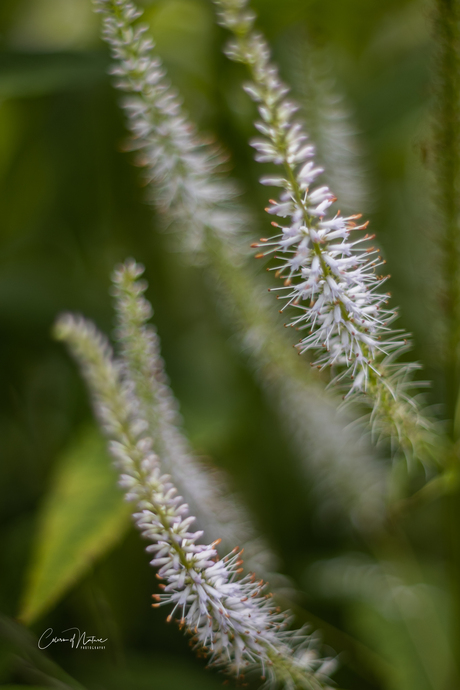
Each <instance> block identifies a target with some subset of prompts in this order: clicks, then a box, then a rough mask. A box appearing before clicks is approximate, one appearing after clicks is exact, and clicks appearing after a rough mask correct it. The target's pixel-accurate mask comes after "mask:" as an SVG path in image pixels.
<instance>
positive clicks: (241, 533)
mask: <svg viewBox="0 0 460 690" xmlns="http://www.w3.org/2000/svg"><path fill="white" fill-rule="evenodd" d="M143 270H144V269H143V266H141V265H140V264H136V263H135V262H134V261H132V260H128V261H126V262H125V263H124V264H122V265H120V266H118V267H117V268H116V269H115V271H114V273H113V284H114V289H113V294H114V296H115V307H116V312H117V321H118V324H117V329H116V338H117V341H118V342H119V343H120V347H121V352H122V355H123V366H124V376H125V379H126V380H129V381H130V385H131V386H132V389H133V391H134V393H135V397H134V400H135V401H138V404H139V405H140V410H139V414H140V416H141V417H143V418H144V419H145V420H146V421H147V423H148V425H149V433H150V435H151V437H152V439H153V443H154V448H155V452H156V453H157V455H158V457H159V458H160V461H161V465H162V469H163V471H165V472H167V473H168V474H170V475H171V477H172V478H173V481H174V483H175V485H176V486H177V487H178V489H179V491H180V492H181V493H182V495H184V496H185V497H186V499H187V503H188V505H189V508H190V510H191V511H192V512H193V514H194V515H195V517H196V518H197V523H198V524H199V525H200V526H201V527H203V529H204V531H205V534H206V537H207V538H208V539H218V538H219V539H220V541H221V542H222V549H223V550H224V551H225V550H228V549H230V548H231V547H233V545H234V544H235V543H237V544H240V545H241V546H242V548H244V549H245V567H246V570H247V571H255V572H257V573H258V574H259V575H261V576H262V577H264V579H269V580H270V584H271V586H273V587H275V588H276V587H277V586H283V587H286V586H287V581H286V578H283V577H282V576H280V575H279V574H278V573H276V572H275V571H276V563H277V559H276V556H275V554H274V553H273V552H272V551H271V550H270V549H269V547H268V546H267V545H266V544H265V543H264V542H263V540H262V539H261V537H260V536H258V535H257V533H256V531H255V529H254V528H253V526H252V520H251V518H250V516H249V515H248V513H247V511H246V509H245V507H244V506H243V505H242V504H241V503H240V502H239V501H238V498H237V497H236V495H234V494H231V493H230V492H229V490H228V483H227V482H226V480H225V477H224V476H223V474H222V473H220V472H218V471H217V470H216V469H215V468H212V467H210V466H205V465H204V464H203V463H201V462H200V461H199V460H198V459H197V458H196V457H195V456H194V455H193V452H192V450H191V448H190V446H189V443H188V441H187V439H186V437H185V436H184V434H183V433H182V431H181V418H180V415H179V408H178V403H177V401H176V399H175V398H174V395H173V393H172V391H171V388H170V387H169V385H168V377H167V375H166V372H165V369H164V362H163V359H162V357H161V352H160V341H159V337H158V334H157V332H156V330H155V328H154V327H153V325H151V324H148V323H147V321H148V320H149V318H150V317H151V315H152V308H151V305H150V303H149V302H148V301H147V300H146V298H145V296H144V292H145V289H146V287H147V284H146V282H145V281H143V280H141V279H140V278H141V276H142V273H143Z"/></svg>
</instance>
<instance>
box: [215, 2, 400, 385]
mask: <svg viewBox="0 0 460 690" xmlns="http://www.w3.org/2000/svg"><path fill="white" fill-rule="evenodd" d="M215 3H216V5H217V6H218V7H219V8H220V13H219V17H220V22H221V23H222V25H223V26H226V27H227V28H229V29H230V30H231V31H233V32H234V34H235V36H236V38H235V39H234V40H232V41H231V42H230V44H229V45H228V47H227V51H226V52H227V55H228V56H229V57H230V58H231V59H232V60H235V61H237V62H243V63H245V64H246V65H248V67H249V69H250V72H251V76H252V81H251V82H250V83H248V84H246V85H245V87H244V88H245V90H246V91H247V93H248V94H249V96H250V97H251V98H252V99H253V100H254V101H255V102H256V103H257V105H258V110H259V115H260V117H261V119H260V120H259V121H257V122H256V128H257V129H258V130H259V132H260V134H261V136H260V137H258V138H255V139H253V140H252V142H251V144H252V146H253V147H254V148H255V149H256V156H255V157H256V160H257V161H259V162H261V163H271V164H274V165H276V166H279V167H280V168H281V170H280V172H279V173H277V174H273V175H267V176H264V177H263V178H262V179H261V182H262V184H265V185H269V186H276V187H281V189H282V191H281V194H280V196H279V198H278V199H277V200H272V199H271V200H270V206H269V207H268V208H267V211H268V213H270V214H272V215H275V216H277V217H278V218H280V219H281V220H280V221H276V222H273V223H272V225H273V226H275V227H276V228H277V229H278V231H279V234H278V235H276V236H274V237H273V238H270V239H266V238H263V239H262V240H261V241H260V244H255V245H254V246H257V247H261V248H263V251H262V252H260V253H259V254H258V256H259V257H262V256H268V255H270V254H272V253H273V254H274V255H275V257H276V259H277V260H278V263H277V265H276V266H275V267H274V268H273V269H270V270H275V271H276V275H277V276H278V277H281V278H283V279H284V286H283V287H280V288H275V290H277V291H279V293H280V295H279V298H280V299H282V300H285V302H286V303H285V305H284V306H283V308H282V311H284V310H285V309H286V307H288V306H291V307H294V308H295V309H296V311H297V314H296V315H294V316H293V317H292V318H291V320H290V321H289V325H290V326H293V327H295V328H297V330H299V331H303V330H306V331H307V334H306V335H305V336H304V337H303V338H302V339H301V341H300V342H299V344H298V348H299V352H300V353H303V352H306V351H307V350H312V351H314V352H315V356H316V361H315V364H316V365H317V366H318V367H319V368H320V369H322V368H324V367H326V366H332V365H336V366H340V365H341V366H343V370H342V373H341V374H340V375H339V377H340V376H344V375H345V374H347V373H349V374H350V375H351V378H352V379H353V385H352V390H365V389H366V388H367V385H368V379H369V373H370V372H371V371H372V372H373V375H374V376H377V377H378V376H380V372H379V370H378V367H377V366H376V364H375V363H374V360H375V358H376V357H377V356H383V357H386V356H389V355H390V354H392V353H394V352H395V351H399V350H401V349H402V348H404V347H405V346H406V341H405V339H404V338H403V337H401V335H400V334H399V333H397V332H395V331H393V330H392V322H393V321H394V319H395V318H396V312H395V311H393V310H391V309H388V308H387V307H386V304H387V302H388V294H384V293H382V292H381V286H382V285H383V283H384V282H385V281H386V279H387V277H388V276H380V275H378V273H377V272H376V269H377V268H379V267H380V266H382V264H383V263H384V261H383V260H382V259H381V258H380V256H379V254H378V251H377V250H376V249H375V248H374V247H369V246H368V243H369V241H370V240H372V239H373V236H369V235H368V234H364V236H363V235H362V233H361V234H357V235H356V233H357V232H359V231H363V230H365V229H366V228H367V222H365V223H361V222H360V218H361V216H360V215H351V216H346V217H344V216H342V215H341V213H340V211H335V210H334V211H333V210H332V209H333V208H335V207H334V204H335V202H336V198H335V196H334V194H333V193H332V192H331V190H330V189H329V187H328V186H327V185H324V184H319V183H318V178H319V177H320V175H321V173H322V172H323V169H322V168H321V167H320V166H318V165H317V164H316V163H315V160H314V155H315V148H314V146H313V145H312V144H310V142H309V141H308V137H307V135H306V133H305V132H304V130H303V127H302V125H301V124H300V123H299V122H297V121H296V120H295V119H294V117H293V116H294V114H295V113H296V111H297V110H298V106H297V105H296V104H295V103H294V102H293V101H291V100H290V99H288V98H286V94H287V93H288V88H287V87H286V86H285V84H284V83H283V82H282V81H281V80H280V78H279V75H278V70H277V68H276V66H275V65H274V64H272V63H271V62H270V51H269V48H268V45H267V43H266V41H265V39H264V38H263V36H261V35H260V34H259V33H256V32H254V31H252V24H253V22H254V18H255V16H254V14H253V13H252V12H251V11H250V10H248V9H246V5H247V2H246V1H245V0H215ZM318 353H319V354H318Z"/></svg>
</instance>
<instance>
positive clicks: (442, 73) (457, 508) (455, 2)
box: [435, 0, 460, 659]
mask: <svg viewBox="0 0 460 690" xmlns="http://www.w3.org/2000/svg"><path fill="white" fill-rule="evenodd" d="M435 30H436V41H437V70H436V78H437V109H436V120H435V153H436V157H435V173H436V182H437V185H436V196H437V202H438V210H439V213H440V216H441V222H442V233H443V235H442V238H441V246H442V250H443V256H442V260H443V277H444V312H445V322H446V335H445V381H446V407H447V415H448V418H449V419H451V420H453V422H452V427H451V434H452V440H453V442H454V444H456V441H457V440H458V438H459V429H458V424H455V417H456V407H457V405H458V402H457V398H458V390H459V374H460V366H459V365H460V361H459V342H460V276H459V269H460V2H459V0H436V22H435ZM454 447H455V445H454ZM450 469H451V471H452V472H453V473H454V474H459V472H460V466H459V461H458V453H455V454H453V455H452V458H451V462H450ZM446 504H447V506H446V527H447V530H446V535H447V539H448V552H449V562H450V579H451V591H452V600H453V601H452V603H453V607H452V608H453V638H454V645H455V651H456V658H457V659H460V539H459V532H458V525H459V523H460V490H459V489H457V490H456V491H454V492H453V493H452V494H451V495H450V496H448V497H447V500H446Z"/></svg>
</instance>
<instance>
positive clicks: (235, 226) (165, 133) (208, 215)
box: [93, 0, 246, 251]
mask: <svg viewBox="0 0 460 690" xmlns="http://www.w3.org/2000/svg"><path fill="white" fill-rule="evenodd" d="M93 2H94V7H95V10H96V12H99V13H100V14H101V15H102V21H103V32H102V35H103V38H104V40H105V41H107V43H108V44H109V45H110V48H111V51H112V55H113V57H114V59H115V63H114V66H113V68H112V70H111V72H112V74H113V75H115V76H116V86H117V87H118V88H119V89H121V90H123V91H125V92H127V93H128V94H129V96H128V97H126V98H125V99H124V101H123V103H122V105H123V107H124V109H125V112H126V114H127V122H128V126H129V128H130V130H131V133H132V135H133V139H132V142H131V146H132V148H133V150H137V151H139V155H138V162H139V164H140V165H143V166H144V167H145V168H146V178H147V180H148V182H154V183H155V186H156V190H155V204H156V205H157V207H158V208H159V209H160V210H161V211H165V210H167V211H168V215H169V218H170V220H171V221H173V223H178V224H180V225H181V226H182V227H183V228H185V229H186V232H185V239H186V246H187V248H190V249H192V250H193V251H200V250H201V249H202V243H203V239H204V234H205V231H206V229H210V230H211V231H212V232H214V233H216V234H217V235H224V236H228V235H229V234H230V235H235V234H237V233H238V231H239V230H240V229H241V227H242V226H243V225H244V223H245V220H246V219H245V218H244V215H243V214H242V213H241V210H240V209H238V208H236V206H235V205H232V204H230V205H229V202H231V201H232V200H234V198H235V197H236V195H237V193H238V192H237V189H236V186H234V185H233V184H232V182H231V181H229V180H228V179H224V178H222V176H221V175H218V174H217V173H218V171H219V169H220V168H221V167H222V163H223V162H224V160H225V159H224V156H223V155H222V154H221V153H220V152H219V151H218V150H217V148H215V147H212V146H210V145H209V144H207V143H205V142H204V140H202V139H200V137H199V136H198V135H197V133H196V131H195V128H194V127H193V126H192V125H191V123H190V121H189V120H188V119H187V117H186V116H185V114H184V112H183V110H182V105H181V101H180V98H179V97H178V95H177V94H176V93H175V91H174V90H173V89H172V88H171V85H170V84H169V82H168V80H167V79H166V73H165V70H164V68H163V65H162V63H161V60H160V58H159V57H158V56H156V55H154V54H153V53H152V49H153V46H154V44H153V41H152V40H151V38H149V37H147V36H146V31H147V28H148V27H147V26H146V25H144V24H139V23H136V20H137V19H138V18H139V17H140V16H141V14H142V11H141V10H139V9H138V8H137V7H135V5H134V4H133V3H131V2H130V1H129V0H93Z"/></svg>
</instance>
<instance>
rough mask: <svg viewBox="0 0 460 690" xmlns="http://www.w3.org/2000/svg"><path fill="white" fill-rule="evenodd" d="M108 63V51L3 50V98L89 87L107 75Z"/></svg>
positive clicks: (0, 58) (0, 82)
mask: <svg viewBox="0 0 460 690" xmlns="http://www.w3.org/2000/svg"><path fill="white" fill-rule="evenodd" d="M107 65H108V56H107V55H106V54H105V53H104V52H75V53H16V52H0V99H6V98H18V97H19V98H22V97H24V96H42V95H44V94H48V93H53V92H56V91H60V90H69V89H72V88H75V87H77V88H78V87H82V86H84V87H87V86H88V84H89V83H91V82H94V81H97V80H99V79H101V78H103V77H104V76H105V74H106V71H107Z"/></svg>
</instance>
